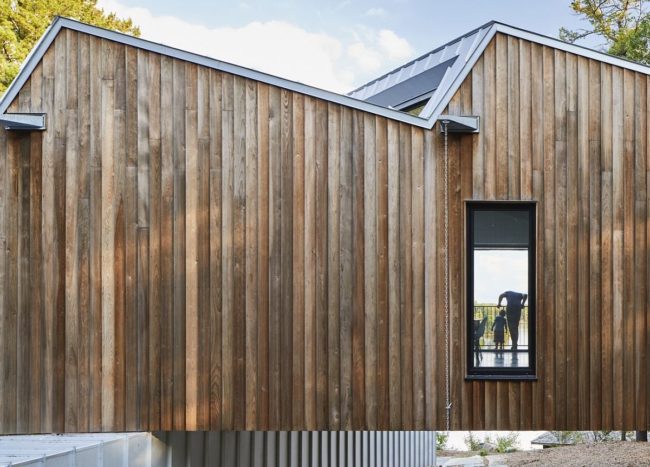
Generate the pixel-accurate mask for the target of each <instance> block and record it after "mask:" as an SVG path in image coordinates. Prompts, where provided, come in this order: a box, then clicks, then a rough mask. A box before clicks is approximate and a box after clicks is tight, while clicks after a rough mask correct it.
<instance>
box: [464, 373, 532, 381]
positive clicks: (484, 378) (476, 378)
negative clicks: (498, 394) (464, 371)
mask: <svg viewBox="0 0 650 467" xmlns="http://www.w3.org/2000/svg"><path fill="white" fill-rule="evenodd" d="M465 381H537V376H536V375H503V374H501V375H490V374H485V375H465Z"/></svg>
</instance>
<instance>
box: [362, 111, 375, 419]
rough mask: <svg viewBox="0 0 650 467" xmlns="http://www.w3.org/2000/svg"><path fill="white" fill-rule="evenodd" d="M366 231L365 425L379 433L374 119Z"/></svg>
mask: <svg viewBox="0 0 650 467" xmlns="http://www.w3.org/2000/svg"><path fill="white" fill-rule="evenodd" d="M363 126H364V128H363V137H364V141H363V155H364V161H363V168H364V174H363V179H364V185H363V187H364V196H363V206H364V209H363V213H364V222H363V231H364V234H365V237H364V268H363V270H364V280H363V285H364V307H365V309H364V314H365V319H364V321H365V335H364V342H365V348H364V354H365V367H364V371H365V393H366V394H365V397H366V414H365V418H366V425H365V426H367V427H368V428H369V429H371V430H372V429H377V415H378V414H377V344H378V337H377V285H378V282H377V217H376V212H377V168H376V161H375V159H376V153H377V150H376V142H375V138H376V127H375V118H374V117H372V116H370V115H365V116H364V122H363Z"/></svg>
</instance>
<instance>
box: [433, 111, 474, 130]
mask: <svg viewBox="0 0 650 467" xmlns="http://www.w3.org/2000/svg"><path fill="white" fill-rule="evenodd" d="M480 121H481V119H480V118H479V117H478V116H476V115H440V116H439V117H438V122H440V123H441V124H442V125H440V132H441V133H444V131H445V124H446V126H447V132H449V133H478V132H479V131H480Z"/></svg>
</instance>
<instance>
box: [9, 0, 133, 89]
mask: <svg viewBox="0 0 650 467" xmlns="http://www.w3.org/2000/svg"><path fill="white" fill-rule="evenodd" d="M58 15H61V16H66V17H68V18H73V19H77V20H79V21H83V22H84V23H89V24H93V25H95V26H101V27H103V28H107V29H114V30H117V31H121V32H126V33H129V34H133V35H135V36H139V35H140V29H139V28H138V27H137V26H135V25H134V24H133V21H131V19H129V18H127V19H120V18H118V17H117V16H116V15H115V14H114V13H107V12H105V11H104V10H102V9H101V8H98V7H97V0H0V46H1V49H0V95H1V94H2V93H4V91H5V90H6V89H7V87H8V86H9V84H10V83H11V81H12V80H13V79H14V78H15V76H16V75H17V74H18V70H19V69H20V65H21V64H22V62H23V60H25V57H27V55H28V54H29V52H30V51H31V50H32V48H33V47H34V45H35V44H36V42H37V41H38V39H39V38H40V37H41V36H42V35H43V33H44V32H45V30H46V29H47V27H48V26H49V25H50V23H51V22H52V21H53V19H54V17H55V16H58Z"/></svg>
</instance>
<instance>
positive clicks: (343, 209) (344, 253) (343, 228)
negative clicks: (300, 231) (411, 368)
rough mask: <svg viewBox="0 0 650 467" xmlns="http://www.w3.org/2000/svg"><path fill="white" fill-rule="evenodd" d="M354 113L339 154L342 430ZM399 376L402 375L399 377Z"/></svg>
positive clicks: (348, 396)
mask: <svg viewBox="0 0 650 467" xmlns="http://www.w3.org/2000/svg"><path fill="white" fill-rule="evenodd" d="M352 138H353V129H352V110H350V109H349V108H346V107H342V108H341V134H340V143H341V153H340V187H339V196H340V216H339V225H340V230H339V238H340V240H339V245H340V259H339V261H340V263H339V264H340V271H341V272H340V278H339V284H340V285H339V287H340V293H339V297H340V302H339V313H340V320H339V321H340V344H339V345H340V358H341V429H342V430H350V429H352V426H353V425H352V405H353V401H352V313H353V305H352V279H353V268H352V251H353V244H352V219H353V213H352V206H353V203H352V180H353V172H352V163H353V160H352V158H353V156H352V146H353V140H352ZM398 377H399V376H398Z"/></svg>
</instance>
